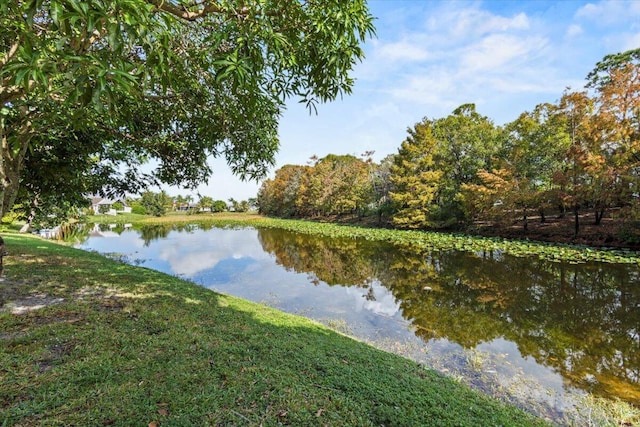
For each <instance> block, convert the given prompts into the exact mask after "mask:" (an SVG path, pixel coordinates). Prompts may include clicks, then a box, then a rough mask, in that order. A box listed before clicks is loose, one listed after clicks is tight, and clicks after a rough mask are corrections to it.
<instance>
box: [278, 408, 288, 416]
mask: <svg viewBox="0 0 640 427" xmlns="http://www.w3.org/2000/svg"><path fill="white" fill-rule="evenodd" d="M287 415H289V413H288V412H287V411H285V410H284V409H281V410H279V411H278V418H284V417H286V416H287Z"/></svg>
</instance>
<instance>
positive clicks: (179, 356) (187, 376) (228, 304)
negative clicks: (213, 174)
mask: <svg viewBox="0 0 640 427" xmlns="http://www.w3.org/2000/svg"><path fill="white" fill-rule="evenodd" d="M5 240H6V241H7V246H8V248H9V251H10V252H11V255H10V256H9V257H8V258H7V262H6V265H7V267H6V275H7V277H6V279H5V281H4V282H2V283H0V295H2V298H4V299H3V300H2V301H4V303H3V304H4V306H6V305H7V303H8V302H10V300H12V299H13V300H16V299H17V298H22V299H26V298H28V297H34V296H35V295H40V296H41V297H43V298H50V299H55V300H56V301H57V303H55V304H45V305H44V306H43V307H39V308H37V309H32V310H26V311H24V312H21V313H20V314H13V313H11V312H10V311H8V310H4V311H2V310H1V308H0V326H1V328H0V331H2V332H1V333H0V343H2V345H1V346H0V366H1V368H0V414H1V415H0V425H21V426H39V425H47V426H55V425H152V424H151V423H154V422H155V423H158V424H159V425H176V426H184V425H212V426H213V425H216V426H217V425H224V426H229V425H243V426H245V425H255V426H258V425H264V426H269V425H305V426H312V425H318V426H321V425H331V426H332V425H351V426H369V425H370V426H380V425H393V426H416V425H421V426H428V425H434V426H446V425H456V426H465V425H469V426H478V425H503V426H506V425H514V426H515V425H518V426H521V425H540V424H542V422H541V421H540V420H536V419H534V418H533V417H530V416H528V415H526V414H524V413H523V412H521V411H519V410H516V409H514V408H511V407H506V406H504V405H502V404H500V403H498V402H496V401H494V400H491V399H489V398H487V397H485V396H482V395H480V394H479V393H477V392H473V391H470V390H468V389H466V388H464V387H461V386H460V385H458V384H456V383H455V382H453V381H452V380H450V379H446V378H444V377H442V376H440V375H437V374H435V373H433V372H430V371H427V370H425V369H423V368H421V367H419V366H418V365H416V364H415V363H413V362H410V361H408V360H406V359H402V358H400V357H398V356H395V355H392V354H389V353H384V352H381V351H378V350H375V349H373V348H372V347H370V346H368V345H366V344H364V343H360V342H357V341H354V340H351V339H349V338H347V337H345V336H342V335H340V334H338V333H335V332H333V331H330V330H328V329H326V328H324V327H322V326H321V325H319V324H317V323H314V322H312V321H309V320H306V319H303V318H300V317H296V316H293V315H288V314H285V313H282V312H279V311H276V310H274V309H270V308H267V307H265V306H261V305H257V304H254V303H250V302H248V301H244V300H240V299H237V298H234V297H228V296H223V295H219V294H216V293H214V292H212V291H209V290H207V289H204V288H201V287H199V286H196V285H194V284H191V283H188V282H185V281H183V280H180V279H178V278H175V277H171V276H167V275H165V274H162V273H158V272H155V271H152V270H148V269H144V268H139V267H131V266H128V265H125V264H122V263H119V262H116V261H113V260H109V259H106V258H104V257H101V256H99V255H97V254H92V253H86V252H82V251H79V250H75V249H72V248H68V247H64V246H59V245H56V244H53V243H49V242H44V241H42V240H39V239H35V238H30V237H26V236H25V237H22V236H6V237H5Z"/></svg>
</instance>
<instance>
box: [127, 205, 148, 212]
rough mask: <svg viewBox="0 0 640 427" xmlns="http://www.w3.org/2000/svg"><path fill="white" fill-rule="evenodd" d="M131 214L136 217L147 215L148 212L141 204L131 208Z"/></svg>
mask: <svg viewBox="0 0 640 427" xmlns="http://www.w3.org/2000/svg"><path fill="white" fill-rule="evenodd" d="M131 213H132V214H136V215H146V214H147V210H146V209H145V207H144V206H142V205H140V204H135V205H133V206H131Z"/></svg>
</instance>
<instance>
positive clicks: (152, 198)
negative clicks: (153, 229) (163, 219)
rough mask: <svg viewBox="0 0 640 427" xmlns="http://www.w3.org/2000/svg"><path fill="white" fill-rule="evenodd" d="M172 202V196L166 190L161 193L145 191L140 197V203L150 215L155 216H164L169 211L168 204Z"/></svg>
mask: <svg viewBox="0 0 640 427" xmlns="http://www.w3.org/2000/svg"><path fill="white" fill-rule="evenodd" d="M171 204H172V201H171V198H170V197H169V195H168V194H167V193H166V192H165V191H164V190H163V191H161V192H160V193H154V192H152V191H145V192H144V193H142V197H141V198H140V205H142V206H143V207H144V209H145V211H146V212H147V213H148V214H149V215H154V216H163V215H164V214H165V213H166V212H167V206H170V205H171Z"/></svg>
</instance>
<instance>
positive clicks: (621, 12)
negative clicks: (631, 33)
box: [575, 0, 640, 27]
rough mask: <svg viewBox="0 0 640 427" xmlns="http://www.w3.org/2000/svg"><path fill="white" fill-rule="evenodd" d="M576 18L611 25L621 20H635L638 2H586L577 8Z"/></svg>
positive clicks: (638, 16)
mask: <svg viewBox="0 0 640 427" xmlns="http://www.w3.org/2000/svg"><path fill="white" fill-rule="evenodd" d="M575 16H576V18H578V19H580V18H584V19H587V20H591V21H593V22H595V23H597V24H599V25H613V24H617V23H622V22H629V21H636V22H635V25H636V27H637V25H638V23H637V19H638V18H640V2H638V1H635V0H632V1H624V0H603V1H600V2H597V3H587V4H586V5H584V6H583V7H581V8H580V9H578V10H577V12H576V14H575Z"/></svg>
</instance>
